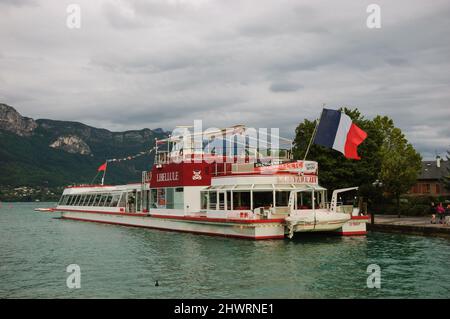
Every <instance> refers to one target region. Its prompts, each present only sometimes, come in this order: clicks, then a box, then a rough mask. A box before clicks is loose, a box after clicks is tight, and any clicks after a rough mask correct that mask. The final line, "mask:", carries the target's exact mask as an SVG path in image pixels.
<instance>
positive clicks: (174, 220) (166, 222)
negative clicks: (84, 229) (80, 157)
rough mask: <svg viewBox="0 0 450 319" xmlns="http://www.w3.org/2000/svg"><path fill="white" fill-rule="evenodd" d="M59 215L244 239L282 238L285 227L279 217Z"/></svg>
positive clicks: (73, 213) (66, 217)
mask: <svg viewBox="0 0 450 319" xmlns="http://www.w3.org/2000/svg"><path fill="white" fill-rule="evenodd" d="M61 217H62V218H64V219H71V220H79V221H89V222H99V223H106V224H115V225H124V226H134V227H146V228H153V229H161V230H170V231H179V232H190V233H198V234H204V235H216V236H224V237H236V238H247V239H281V238H284V230H285V227H284V223H282V222H280V221H279V220H274V221H273V222H271V221H270V220H265V221H264V222H261V221H255V222H251V221H249V220H247V221H243V222H242V223H239V222H236V221H229V222H226V221H218V220H215V219H213V218H198V217H192V218H189V217H188V216H185V217H175V216H165V217H160V216H158V217H152V216H149V215H146V214H121V213H117V214H116V213H114V214H112V213H86V212H62V213H61Z"/></svg>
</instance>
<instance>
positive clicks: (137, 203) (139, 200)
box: [136, 192, 142, 212]
mask: <svg viewBox="0 0 450 319" xmlns="http://www.w3.org/2000/svg"><path fill="white" fill-rule="evenodd" d="M141 196H142V192H137V193H136V211H138V212H140V211H141V204H142V202H141V200H142V198H141Z"/></svg>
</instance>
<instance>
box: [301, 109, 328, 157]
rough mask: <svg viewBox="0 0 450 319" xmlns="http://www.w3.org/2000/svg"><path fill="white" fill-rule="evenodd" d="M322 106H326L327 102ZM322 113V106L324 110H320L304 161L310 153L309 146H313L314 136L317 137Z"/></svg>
mask: <svg viewBox="0 0 450 319" xmlns="http://www.w3.org/2000/svg"><path fill="white" fill-rule="evenodd" d="M322 106H325V103H324V104H323V105H322ZM322 113H323V108H322V112H320V116H319V119H318V120H317V122H316V126H315V127H314V131H313V134H312V136H311V139H310V140H309V144H308V148H307V149H306V152H305V156H304V157H303V160H304V161H305V160H306V156H307V155H308V153H309V148H310V147H311V144H312V141H313V140H314V138H315V137H316V132H317V127H318V126H319V123H320V118H321V117H322Z"/></svg>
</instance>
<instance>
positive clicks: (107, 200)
mask: <svg viewBox="0 0 450 319" xmlns="http://www.w3.org/2000/svg"><path fill="white" fill-rule="evenodd" d="M112 198H113V197H112V195H111V194H109V195H108V196H107V197H106V203H105V206H107V207H110V206H111V201H112Z"/></svg>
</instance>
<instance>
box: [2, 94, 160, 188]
mask: <svg viewBox="0 0 450 319" xmlns="http://www.w3.org/2000/svg"><path fill="white" fill-rule="evenodd" d="M167 135H168V132H165V131H164V130H162V129H154V130H151V129H147V128H145V129H142V130H131V131H125V132H111V131H109V130H107V129H101V128H95V127H92V126H88V125H85V124H83V123H79V122H71V121H57V120H49V119H37V120H34V119H32V118H28V117H24V116H22V115H21V114H20V113H19V112H17V110H16V109H14V108H13V107H12V106H10V105H7V104H1V103H0V186H8V187H18V186H24V185H26V186H45V187H57V186H64V185H68V184H79V183H90V182H91V181H92V179H93V177H94V176H95V175H96V174H97V168H98V166H100V165H101V164H102V163H104V162H105V160H106V159H110V158H124V157H128V156H131V155H135V154H139V153H140V152H145V151H148V150H149V149H150V148H152V147H153V146H154V143H155V138H163V137H166V136H167ZM152 162H153V155H152V154H150V155H149V154H146V155H142V156H139V157H137V158H135V159H132V160H127V161H122V162H113V163H111V164H110V165H108V171H107V175H106V178H105V184H106V183H107V184H116V183H129V182H133V181H140V178H141V172H142V171H143V170H148V169H149V168H150V166H151V164H152Z"/></svg>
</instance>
